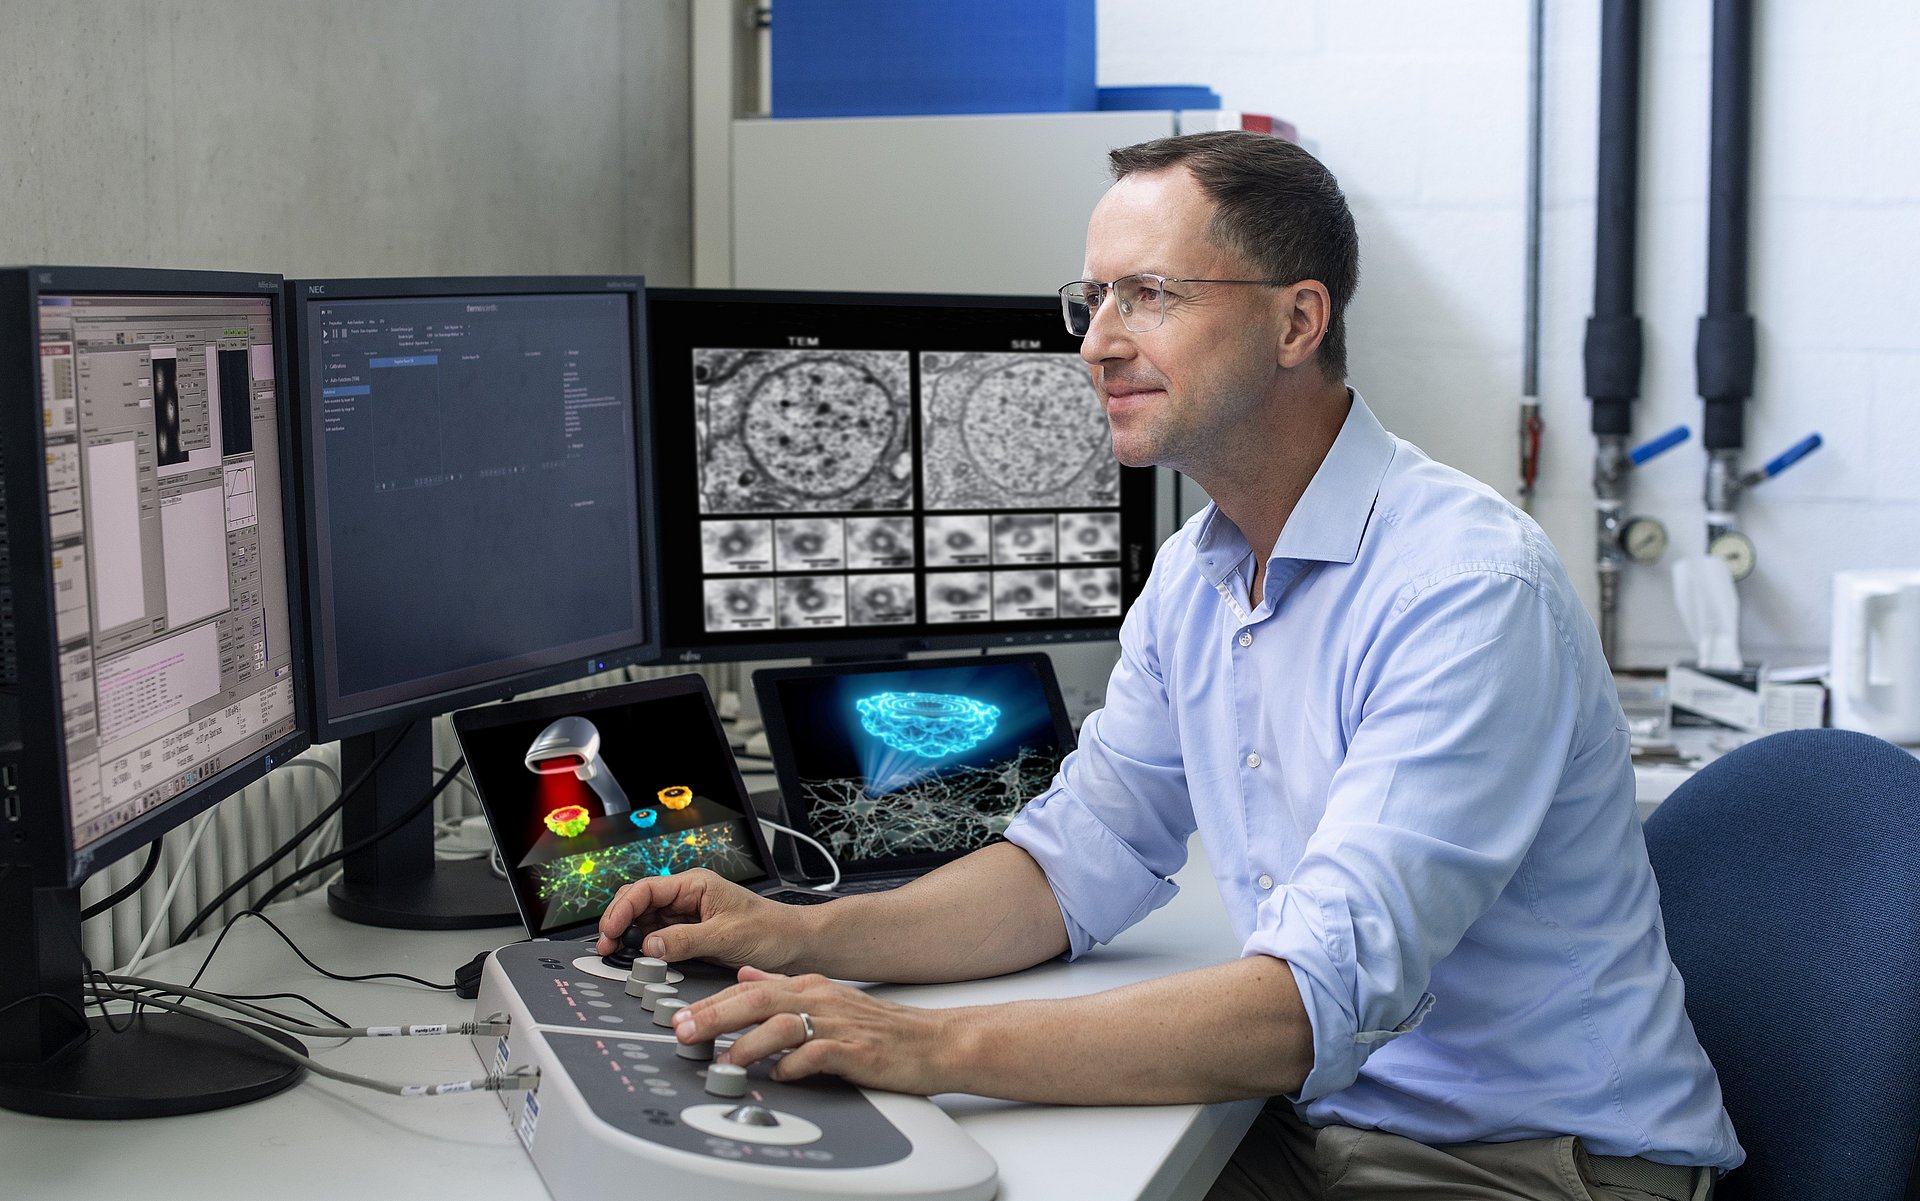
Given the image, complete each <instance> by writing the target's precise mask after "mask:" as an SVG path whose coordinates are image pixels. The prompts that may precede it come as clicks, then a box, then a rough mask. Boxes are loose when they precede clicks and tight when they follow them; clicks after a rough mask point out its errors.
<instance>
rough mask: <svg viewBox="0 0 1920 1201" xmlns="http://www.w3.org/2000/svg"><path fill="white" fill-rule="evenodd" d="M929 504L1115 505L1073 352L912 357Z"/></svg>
mask: <svg viewBox="0 0 1920 1201" xmlns="http://www.w3.org/2000/svg"><path fill="white" fill-rule="evenodd" d="M920 396H921V432H920V438H921V447H922V452H921V454H922V459H923V460H924V462H925V475H926V479H925V485H924V487H925V495H926V507H927V508H929V509H972V508H1002V509H1004V508H1020V509H1045V508H1066V507H1073V506H1097V505H1117V504H1119V503H1120V464H1119V463H1118V462H1117V461H1116V460H1115V459H1114V457H1113V442H1112V435H1111V434H1110V433H1109V431H1108V428H1107V418H1106V414H1105V413H1104V412H1102V411H1101V408H1100V402H1099V397H1098V394H1097V393H1095V391H1094V389H1093V382H1092V380H1091V378H1090V377H1089V376H1088V374H1087V368H1086V364H1084V363H1082V362H1081V361H1080V356H1078V355H1074V354H1008V353H988V352H974V353H967V354H956V353H951V352H936V351H926V352H923V353H922V354H921V355H920Z"/></svg>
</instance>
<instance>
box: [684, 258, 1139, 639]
mask: <svg viewBox="0 0 1920 1201" xmlns="http://www.w3.org/2000/svg"><path fill="white" fill-rule="evenodd" d="M649 295H650V299H651V301H652V303H651V304H650V306H649V311H648V321H649V331H648V336H649V339H650V340H651V339H652V329H651V325H652V322H653V320H654V319H655V317H656V316H657V315H658V314H660V313H662V312H663V311H665V309H666V308H667V307H668V306H678V305H681V304H687V303H695V304H715V305H733V304H739V305H748V304H759V305H795V306H834V305H839V306H848V305H851V306H861V307H898V308H979V309H987V310H993V309H1005V310H1010V311H1025V312H1044V313H1051V314H1054V316H1055V317H1056V318H1058V314H1059V305H1060V302H1059V298H1058V297H1056V296H1044V297H1043V296H1024V295H1013V294H1006V293H996V294H976V293H962V292H942V293H936V292H848V291H817V292H816V291H805V290H795V289H765V288H654V289H651V291H650V294H649ZM1061 337H1062V339H1063V340H1064V339H1067V338H1070V337H1071V335H1068V334H1066V332H1065V329H1064V325H1063V326H1062V331H1061ZM649 387H650V388H651V381H649ZM654 402H655V405H656V406H657V405H659V403H660V398H659V397H658V396H655V397H654ZM658 412H659V410H658V409H657V408H656V409H655V411H654V420H655V422H656V423H657V422H658V420H659V418H658ZM655 432H656V435H657V431H655ZM914 438H915V444H916V446H917V444H918V439H919V433H918V431H917V430H916V431H915V434H914ZM654 445H655V447H656V450H657V452H658V453H660V454H670V453H673V450H672V448H671V447H668V446H666V445H664V442H663V440H662V439H660V438H658V437H657V436H656V437H655V438H654ZM916 453H917V451H916ZM655 478H656V479H658V478H660V473H659V472H658V471H656V472H655ZM1156 489H1157V481H1156V480H1155V479H1154V474H1153V469H1152V468H1150V467H1129V466H1127V465H1125V464H1122V465H1121V467H1120V490H1121V491H1120V496H1121V499H1120V506H1119V508H1120V512H1122V513H1123V514H1124V513H1134V514H1136V515H1137V518H1138V522H1139V528H1138V529H1136V530H1133V531H1127V530H1125V529H1124V528H1123V532H1122V535H1121V537H1122V541H1121V548H1120V561H1119V565H1120V568H1121V597H1120V602H1121V603H1120V614H1119V615H1118V616H1115V617H1112V618H1101V619H1098V620H1092V619H1089V620H1088V621H1087V622H1086V623H1085V624H1084V625H1080V626H1059V625H1055V626H1052V627H1050V628H1047V629H1044V630H1034V631H1032V632H1026V631H1008V630H1005V629H1000V630H995V631H992V632H986V631H969V630H967V629H965V628H955V630H954V631H953V632H952V633H932V632H928V631H926V630H925V628H924V627H921V629H920V631H919V632H916V633H913V634H897V633H896V634H886V633H875V632H870V631H866V630H858V631H857V630H855V629H852V628H847V629H845V630H843V632H842V633H840V634H838V635H834V634H829V633H825V632H820V633H811V632H808V633H802V632H795V633H793V634H792V635H790V636H782V637H779V638H770V639H759V640H752V641H747V640H741V641H734V640H731V639H727V640H723V641H720V642H713V641H711V640H709V639H706V638H705V637H690V636H689V635H692V634H694V633H695V632H694V631H682V630H676V629H671V628H669V624H668V623H669V621H670V620H671V617H670V614H669V613H668V612H667V608H666V605H665V600H666V589H667V583H666V581H665V579H664V578H663V579H662V580H661V581H660V590H659V604H660V607H659V610H658V612H659V618H660V644H661V645H660V660H659V661H660V662H661V663H664V664H672V665H675V666H688V665H696V664H701V663H728V662H746V661H756V660H768V659H799V658H809V659H815V660H819V661H836V660H860V659H874V658H881V659H885V658H899V657H901V656H904V655H908V654H913V653H917V652H921V651H964V650H1000V649H1039V650H1044V649H1045V648H1046V647H1048V646H1064V645H1071V644H1076V643H1087V642H1107V641H1112V640H1114V639H1117V638H1118V637H1119V636H1120V624H1121V622H1122V621H1123V620H1124V618H1125V615H1126V612H1127V610H1128V609H1129V608H1130V607H1131V606H1132V604H1133V602H1134V600H1135V599H1137V598H1138V596H1139V594H1140V591H1141V589H1142V588H1143V587H1144V586H1145V583H1146V577H1147V573H1148V571H1149V570H1150V569H1151V567H1152V564H1153V557H1154V554H1155V553H1156V552H1157V551H1158V549H1159V547H1158V543H1157V540H1156V537H1155V534H1156V529H1157V525H1158V521H1157V512H1158V508H1159V504H1158V500H1157V494H1156ZM671 508H672V503H671V499H670V498H662V501H661V503H660V504H658V505H656V506H655V509H656V512H657V513H659V514H660V518H659V523H658V524H657V525H656V526H655V527H654V529H653V531H652V541H653V543H654V548H655V554H656V555H657V556H658V555H661V554H662V551H661V546H662V544H663V540H664V538H665V537H666V535H667V528H666V520H667V519H666V516H665V514H666V513H667V511H669V510H670V509H671ZM661 562H663V563H664V559H662V560H661ZM662 570H663V572H664V570H665V569H664V567H663V568H662ZM914 570H915V572H916V573H924V571H925V567H924V565H922V566H917V567H916V568H915V569H914ZM983 624H985V623H983ZM882 628H884V627H874V629H875V630H878V629H882ZM700 633H701V634H704V632H703V631H702V632H700ZM676 638H678V639H680V640H679V641H676V640H675V639H676Z"/></svg>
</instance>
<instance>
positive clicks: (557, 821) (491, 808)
mask: <svg viewBox="0 0 1920 1201" xmlns="http://www.w3.org/2000/svg"><path fill="white" fill-rule="evenodd" d="M453 728H454V732H455V734H457V735H458V736H459V739H460V749H461V751H462V753H464V754H465V755H466V757H467V766H468V768H469V770H470V771H471V772H472V774H473V782H474V787H475V788H476V789H477V790H478V791H479V793H480V805H481V808H482V809H484V810H485V811H486V815H487V823H488V825H490V826H491V827H492V829H493V839H494V843H495V844H496V845H497V846H498V847H499V848H500V855H501V858H502V860H504V862H505V864H506V870H507V881H508V883H509V884H510V885H512V888H513V896H514V903H515V904H516V905H517V906H518V907H519V910H520V917H521V920H522V921H523V922H524V923H525V924H526V927H527V933H528V934H529V935H531V936H533V937H534V938H573V937H577V936H579V935H582V934H585V933H589V932H591V931H592V930H593V928H594V927H595V926H596V925H597V924H598V923H599V920H600V914H601V913H602V912H603V911H604V910H605V909H606V907H607V905H608V903H609V902H611V901H612V900H613V894H614V893H615V892H617V891H618V890H619V888H620V886H621V885H623V884H626V883H628V882H629V881H632V880H637V879H639V878H640V877H642V876H664V875H670V874H676V873H679V872H684V871H688V870H690V869H692V868H696V867H704V868H708V869H710V870H712V871H715V872H718V873H719V874H720V875H722V876H725V877H726V878H727V879H729V880H732V881H734V882H735V883H738V884H741V885H744V886H745V887H746V888H748V889H751V890H752V891H754V892H756V893H759V894H760V895H762V896H765V897H769V898H771V899H773V900H776V901H784V902H787V903H790V904H813V903H818V902H820V901H825V900H831V899H832V898H831V897H829V896H828V895H827V894H825V893H820V892H814V891H810V890H803V889H797V888H794V887H791V886H789V885H788V884H786V883H785V882H784V881H783V880H781V878H780V876H779V874H778V873H777V872H776V871H775V870H774V868H773V861H772V859H771V857H770V856H769V855H768V853H767V843H766V838H765V836H764V835H763V834H762V832H761V830H760V822H759V818H758V817H757V816H756V815H755V814H754V811H753V806H752V804H751V803H750V802H749V801H748V799H747V790H746V786H745V784H743V783H742V781H741V779H740V769H739V767H738V766H737V765H736V764H735V762H734V759H733V751H732V749H731V748H730V747H729V746H728V744H727V736H726V733H725V731H724V729H723V727H722V726H721V724H720V718H719V715H718V714H717V713H715V712H714V707H713V698H712V697H711V696H710V695H709V694H708V692H707V684H706V681H705V680H703V679H701V678H700V677H699V676H697V675H683V676H672V677H669V678H667V679H661V680H646V681H643V682H641V683H637V684H622V685H619V686H617V687H613V688H596V689H591V690H588V691H583V692H572V693H566V694H563V695H560V696H545V697H539V698H537V699H533V700H525V701H510V702H508V703H506V704H499V705H483V706H480V707H479V708H474V709H463V710H461V711H459V712H458V713H455V714H454V715H453Z"/></svg>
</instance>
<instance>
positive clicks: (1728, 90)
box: [1694, 0, 1754, 451]
mask: <svg viewBox="0 0 1920 1201" xmlns="http://www.w3.org/2000/svg"><path fill="white" fill-rule="evenodd" d="M1712 97H1713V118H1712V120H1713V132H1712V135H1711V142H1710V146H1709V149H1708V176H1707V311H1706V315H1705V316H1704V317H1702V318H1700V331H1699V336H1698V339H1697V341H1696V342H1695V343H1694V370H1695V374H1696V376H1697V377H1698V380H1699V386H1700V398H1701V400H1702V401H1703V402H1704V404H1705V407H1706V412H1705V414H1704V421H1703V424H1704V426H1705V437H1706V446H1707V449H1708V450H1709V451H1714V450H1738V449H1740V448H1741V447H1742V446H1744V445H1745V444H1746V430H1745V417H1746V402H1747V398H1748V397H1750V396H1752V395H1753V366H1754V323H1753V315H1752V314H1751V313H1749V312H1748V311H1747V233H1748V221H1747V199H1748V192H1749V187H1750V182H1751V166H1752V140H1753V4H1752V2H1751V0H1714V5H1713V82H1712Z"/></svg>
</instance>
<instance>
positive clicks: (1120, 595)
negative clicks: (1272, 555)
mask: <svg viewBox="0 0 1920 1201" xmlns="http://www.w3.org/2000/svg"><path fill="white" fill-rule="evenodd" d="M648 326H649V335H648V340H649V345H650V349H651V352H652V363H653V383H652V393H653V402H654V404H653V419H654V436H653V447H654V453H655V456H656V458H655V472H654V486H655V488H656V489H657V495H658V498H659V506H658V511H659V536H658V542H659V553H660V567H661V597H660V602H661V607H660V617H661V626H662V635H661V640H662V656H663V658H664V659H666V660H669V661H675V662H696V661H701V660H712V659H755V658H792V657H796V656H803V655H804V656H813V657H816V658H859V657H873V656H892V655H900V654H903V653H905V652H908V651H916V650H927V649H940V648H959V647H998V646H1015V645H1045V644H1049V643H1061V642H1071V641H1079V640H1087V639H1095V638H1110V637H1113V636H1114V635H1115V634H1116V633H1117V631H1118V630H1119V627H1120V619H1121V616H1122V614H1123V613H1124V612H1125V610H1126V607H1127V605H1128V604H1130V603H1131V602H1132V600H1133V598H1134V597H1135V596H1136V595H1138V593H1139V591H1140V587H1141V585H1142V583H1143V582H1144V581H1145V578H1146V573H1147V570H1148V568H1149V566H1150V565H1151V562H1152V557H1153V545H1152V539H1153V519H1154V504H1153V480H1152V476H1151V473H1150V472H1148V471H1146V470H1144V469H1138V470H1137V469H1133V468H1128V467H1123V466H1121V465H1120V463H1119V462H1118V461H1116V460H1115V459H1114V457H1113V451H1112V443H1111V436H1110V434H1109V431H1108V427H1107V421H1106V416H1105V414H1104V413H1103V412H1102V410H1101V408H1100V404H1099V400H1098V397H1097V395H1096V393H1095V391H1094V388H1093V385H1092V382H1091V379H1090V376H1089V374H1088V371H1087V367H1086V364H1085V363H1083V362H1082V361H1081V359H1080V356H1079V353H1078V352H1079V340H1078V339H1076V338H1074V337H1072V336H1071V335H1070V334H1069V333H1068V332H1067V331H1066V329H1065V327H1064V326H1063V324H1062V322H1061V319H1060V308H1059V303H1058V301H1057V299H1055V298H1052V297H1048V298H1045V299H1039V298H1024V297H994V296H927V295H884V294H848V293H824V292H822V293H806V292H757V291H725V290H700V289H671V290H659V289H656V290H655V291H653V292H652V293H650V295H649V297H648Z"/></svg>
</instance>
